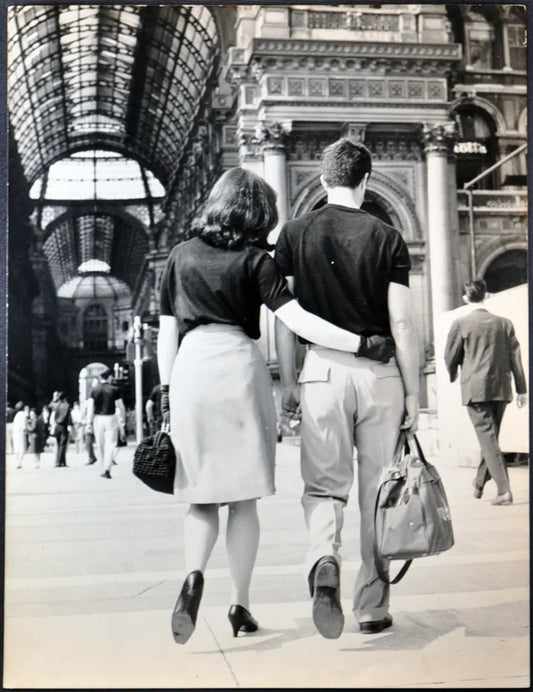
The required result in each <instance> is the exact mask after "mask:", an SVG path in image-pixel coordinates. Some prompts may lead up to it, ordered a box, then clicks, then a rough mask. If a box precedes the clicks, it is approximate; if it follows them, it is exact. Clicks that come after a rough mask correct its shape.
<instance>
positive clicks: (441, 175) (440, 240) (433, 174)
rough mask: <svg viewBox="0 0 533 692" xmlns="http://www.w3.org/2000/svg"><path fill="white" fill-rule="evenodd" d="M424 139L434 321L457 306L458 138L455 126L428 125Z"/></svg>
mask: <svg viewBox="0 0 533 692" xmlns="http://www.w3.org/2000/svg"><path fill="white" fill-rule="evenodd" d="M423 139H424V146H425V154H426V166H427V189H428V204H427V207H428V240H429V261H430V278H431V295H432V312H433V321H434V322H435V319H436V316H437V315H438V314H439V313H441V312H445V311H447V310H451V309H453V308H455V307H456V305H455V277H454V262H453V247H452V228H453V224H452V219H451V217H450V205H449V200H448V194H449V187H450V186H449V179H448V175H449V167H448V158H449V156H450V154H451V151H452V145H453V141H454V139H455V128H454V125H453V124H452V123H449V124H448V123H446V124H436V125H435V124H427V123H426V124H425V125H424V128H423Z"/></svg>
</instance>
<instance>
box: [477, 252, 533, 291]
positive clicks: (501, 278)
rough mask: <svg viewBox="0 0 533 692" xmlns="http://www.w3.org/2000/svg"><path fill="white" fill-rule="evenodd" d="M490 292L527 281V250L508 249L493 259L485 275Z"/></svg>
mask: <svg viewBox="0 0 533 692" xmlns="http://www.w3.org/2000/svg"><path fill="white" fill-rule="evenodd" d="M483 278H484V279H485V281H486V282H487V290H488V291H489V293H498V292H499V291H504V290H505V289H506V288H513V287H514V286H520V285H521V284H525V283H527V251H526V250H507V252H504V253H502V254H501V255H498V257H496V259H495V260H493V261H492V262H491V263H490V264H489V266H488V268H487V270H486V272H485V275H484V276H483Z"/></svg>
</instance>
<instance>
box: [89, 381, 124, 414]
mask: <svg viewBox="0 0 533 692" xmlns="http://www.w3.org/2000/svg"><path fill="white" fill-rule="evenodd" d="M89 396H90V397H91V398H92V399H94V413H95V415H98V416H112V415H113V414H114V413H115V401H117V399H121V398H122V396H121V394H120V390H119V388H118V387H115V385H113V384H111V383H109V382H101V383H100V384H97V385H96V386H95V387H93V388H92V390H91V393H90V394H89Z"/></svg>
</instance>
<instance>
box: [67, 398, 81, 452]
mask: <svg viewBox="0 0 533 692" xmlns="http://www.w3.org/2000/svg"><path fill="white" fill-rule="evenodd" d="M70 414H71V416H72V438H73V442H74V446H75V450H76V454H79V453H80V452H81V450H82V449H83V424H82V414H81V409H80V405H79V403H78V402H77V401H75V402H74V403H73V404H72V411H71V412H70Z"/></svg>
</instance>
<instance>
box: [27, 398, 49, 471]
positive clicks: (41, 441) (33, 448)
mask: <svg viewBox="0 0 533 692" xmlns="http://www.w3.org/2000/svg"><path fill="white" fill-rule="evenodd" d="M27 430H28V449H27V453H28V454H31V455H32V456H33V458H34V463H35V468H36V469H38V468H39V467H40V465H41V454H42V453H43V452H44V446H45V443H46V438H47V426H46V423H45V422H44V418H43V416H42V413H41V414H39V413H38V411H37V409H36V408H31V409H30V415H29V419H28V425H27Z"/></svg>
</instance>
